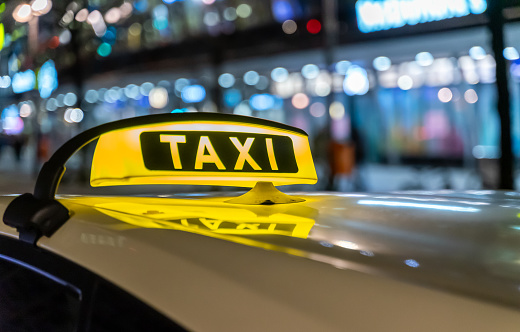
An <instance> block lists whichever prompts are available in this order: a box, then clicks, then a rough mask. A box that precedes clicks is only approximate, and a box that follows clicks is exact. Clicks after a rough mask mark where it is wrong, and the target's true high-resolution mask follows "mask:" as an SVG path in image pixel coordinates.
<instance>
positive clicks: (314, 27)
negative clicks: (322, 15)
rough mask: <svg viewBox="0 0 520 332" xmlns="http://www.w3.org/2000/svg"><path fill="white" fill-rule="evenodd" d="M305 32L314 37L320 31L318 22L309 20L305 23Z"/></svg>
mask: <svg viewBox="0 0 520 332" xmlns="http://www.w3.org/2000/svg"><path fill="white" fill-rule="evenodd" d="M307 31H309V32H310V33H312V34H314V35H315V34H317V33H319V32H320V31H321V23H320V21H318V20H316V19H312V20H309V22H307Z"/></svg>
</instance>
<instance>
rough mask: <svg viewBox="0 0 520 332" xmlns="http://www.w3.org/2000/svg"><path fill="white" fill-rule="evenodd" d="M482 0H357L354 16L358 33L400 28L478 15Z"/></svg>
mask: <svg viewBox="0 0 520 332" xmlns="http://www.w3.org/2000/svg"><path fill="white" fill-rule="evenodd" d="M486 9H487V2H486V0H358V1H357V2H356V16H357V21H358V27H359V30H360V31H361V32H364V33H368V32H373V31H380V30H388V29H393V28H400V27H402V26H405V25H416V24H418V23H426V22H434V21H441V20H445V19H449V18H454V17H462V16H467V15H470V14H482V13H483V12H485V11H486Z"/></svg>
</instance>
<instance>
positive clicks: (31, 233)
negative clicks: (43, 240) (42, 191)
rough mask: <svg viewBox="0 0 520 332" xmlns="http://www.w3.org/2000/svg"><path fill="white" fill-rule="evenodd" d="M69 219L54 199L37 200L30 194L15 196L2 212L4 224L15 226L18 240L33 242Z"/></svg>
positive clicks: (50, 232) (64, 209)
mask: <svg viewBox="0 0 520 332" xmlns="http://www.w3.org/2000/svg"><path fill="white" fill-rule="evenodd" d="M68 219H69V211H68V210H67V208H65V207H64V206H63V205H62V204H61V203H60V202H58V201H56V200H39V199H37V198H35V197H34V196H33V195H32V194H29V193H27V194H23V195H21V196H18V197H16V198H15V199H14V200H13V201H12V202H11V204H9V206H7V209H6V210H5V213H4V218H3V221H4V223H5V224H6V225H8V226H11V227H15V228H16V229H17V230H18V232H19V233H20V240H22V241H24V242H28V243H31V244H35V243H36V241H38V239H39V238H40V237H41V236H42V235H45V236H47V237H49V236H51V235H52V234H53V233H54V232H55V231H56V230H57V229H58V228H60V226H61V225H63V224H64V223H65V222H66V221H67V220H68Z"/></svg>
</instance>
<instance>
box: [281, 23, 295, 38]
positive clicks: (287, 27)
mask: <svg viewBox="0 0 520 332" xmlns="http://www.w3.org/2000/svg"><path fill="white" fill-rule="evenodd" d="M297 29H298V25H297V24H296V22H294V21H293V20H287V21H285V22H283V23H282V30H283V32H285V33H286V34H288V35H292V34H293V33H295V32H296V30H297Z"/></svg>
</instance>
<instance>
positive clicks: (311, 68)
mask: <svg viewBox="0 0 520 332" xmlns="http://www.w3.org/2000/svg"><path fill="white" fill-rule="evenodd" d="M319 74H320V69H319V68H318V66H316V65H314V64H308V65H305V66H303V68H302V76H303V77H305V78H306V79H308V80H312V79H315V78H316V77H318V75H319Z"/></svg>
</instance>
